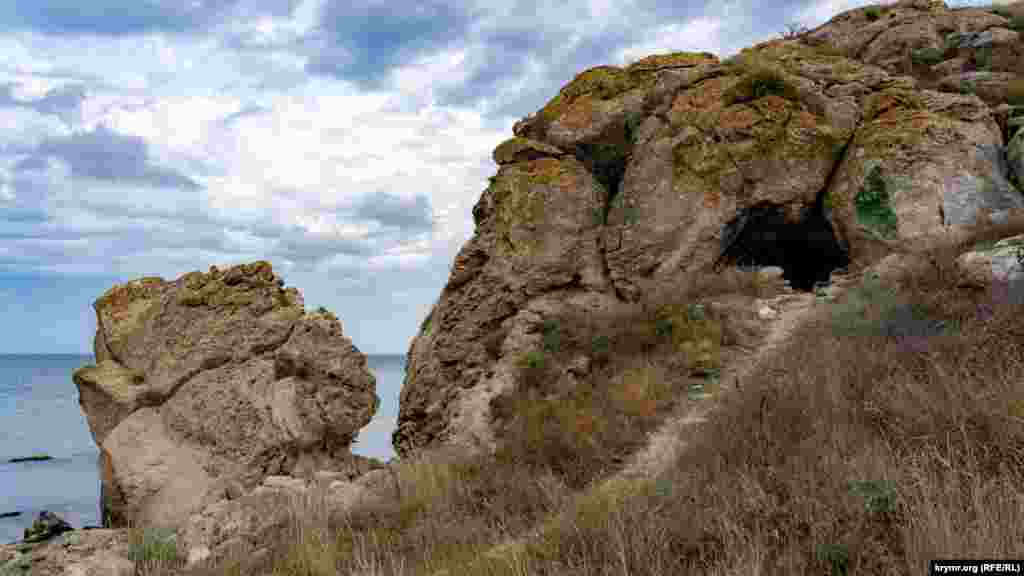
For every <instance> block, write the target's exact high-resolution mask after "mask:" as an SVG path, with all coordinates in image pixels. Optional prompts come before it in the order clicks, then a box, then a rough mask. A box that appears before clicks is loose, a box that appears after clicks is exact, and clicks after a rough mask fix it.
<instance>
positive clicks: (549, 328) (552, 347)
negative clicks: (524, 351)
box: [543, 320, 562, 352]
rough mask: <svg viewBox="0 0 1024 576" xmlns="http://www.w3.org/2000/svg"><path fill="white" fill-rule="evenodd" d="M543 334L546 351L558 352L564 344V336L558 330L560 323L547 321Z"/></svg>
mask: <svg viewBox="0 0 1024 576" xmlns="http://www.w3.org/2000/svg"><path fill="white" fill-rule="evenodd" d="M543 334H544V336H543V339H544V350H545V351H547V352H558V349H559V347H560V346H561V342H562V335H561V333H560V332H559V330H558V322H555V321H554V320H545V321H544V327H543Z"/></svg>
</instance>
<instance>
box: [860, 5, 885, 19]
mask: <svg viewBox="0 0 1024 576" xmlns="http://www.w3.org/2000/svg"><path fill="white" fill-rule="evenodd" d="M864 15H865V16H867V17H868V20H870V21H872V22H874V21H875V20H878V19H879V18H881V16H882V9H881V8H879V7H878V6H868V8H867V10H865V11H864Z"/></svg>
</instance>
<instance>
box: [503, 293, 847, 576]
mask: <svg viewBox="0 0 1024 576" xmlns="http://www.w3.org/2000/svg"><path fill="white" fill-rule="evenodd" d="M862 277H863V275H862V274H854V273H850V274H845V275H840V274H834V275H833V276H832V282H831V284H830V285H829V286H828V287H826V288H825V289H824V290H825V294H824V296H823V297H819V296H817V295H816V294H814V293H812V292H796V291H791V290H788V289H787V291H786V292H785V293H783V294H780V295H778V296H774V297H772V298H768V299H764V300H757V301H756V302H755V306H756V308H757V310H761V309H762V308H763V307H764V306H767V307H769V308H771V309H772V310H773V311H774V312H775V315H774V317H762V318H763V319H762V322H764V327H765V328H766V333H765V335H764V336H763V338H762V340H761V341H760V343H759V344H758V345H757V346H756V348H755V349H754V350H753V351H751V352H748V353H742V354H740V355H738V356H737V357H736V358H734V359H732V360H731V361H730V362H729V364H728V365H727V366H724V367H723V368H722V371H721V373H720V375H719V386H720V388H719V390H720V393H721V394H725V393H729V392H731V391H732V390H733V389H734V388H735V386H736V384H737V383H740V386H741V387H742V382H744V381H745V379H746V378H747V377H748V376H749V375H750V372H751V371H752V370H753V369H754V368H755V366H757V364H758V362H759V361H760V360H762V359H763V358H765V357H766V356H767V355H768V354H769V353H771V352H772V351H774V350H776V349H777V348H778V347H779V345H780V344H782V343H783V342H785V341H786V340H787V339H788V338H789V336H790V334H792V333H793V330H794V329H795V328H796V327H798V326H800V325H801V324H802V323H803V322H805V321H807V320H809V319H810V318H812V317H814V316H815V315H817V314H819V313H826V310H827V309H828V302H831V301H834V300H835V299H836V298H837V297H839V296H840V295H841V294H843V293H845V291H846V290H848V289H849V288H850V287H851V286H855V285H859V284H860V281H861V278H862ZM819 298H821V300H819ZM714 406H715V402H714V400H713V399H705V400H700V401H697V402H684V403H682V405H681V406H680V407H679V409H678V410H677V411H676V413H675V414H674V415H672V416H670V417H668V419H666V421H665V422H664V423H663V424H662V425H661V426H660V427H659V429H658V430H657V431H655V432H654V433H653V434H651V436H650V440H649V442H648V445H647V448H646V449H645V450H642V451H640V452H637V453H636V454H634V455H633V457H632V458H631V459H630V462H629V463H628V464H627V465H626V466H625V467H624V468H623V469H622V470H621V471H619V472H618V473H617V474H615V475H614V476H612V477H611V478H609V479H608V480H606V481H604V482H603V483H602V484H601V485H600V486H599V487H598V489H599V490H602V491H606V493H607V492H610V491H613V490H616V489H618V488H621V487H625V486H628V485H629V484H630V483H631V482H633V481H635V480H637V479H639V478H645V477H646V478H651V477H655V476H657V475H658V474H659V473H661V472H662V471H663V470H664V469H665V467H666V466H668V465H670V464H671V463H672V462H674V461H675V460H676V459H677V458H678V457H679V454H680V452H681V451H682V450H683V449H684V448H685V447H686V445H687V444H686V442H685V439H686V438H687V437H689V436H690V435H691V434H689V433H688V432H687V428H688V427H692V426H694V425H696V424H699V423H701V422H705V421H706V419H707V417H708V415H709V412H710V411H711V410H712V409H713V408H714ZM541 529H542V528H541V527H538V528H537V529H535V530H532V531H530V532H529V533H527V534H521V535H517V537H515V538H512V539H509V540H507V541H505V542H504V543H502V544H500V545H498V546H495V547H494V548H492V549H490V550H489V551H488V552H486V553H485V556H486V557H490V558H494V559H497V558H502V557H504V558H506V559H508V558H511V557H512V556H514V555H515V554H518V553H520V552H522V550H523V547H524V545H525V542H526V541H527V540H528V539H529V538H532V537H535V536H537V534H538V533H539V531H540V530H541Z"/></svg>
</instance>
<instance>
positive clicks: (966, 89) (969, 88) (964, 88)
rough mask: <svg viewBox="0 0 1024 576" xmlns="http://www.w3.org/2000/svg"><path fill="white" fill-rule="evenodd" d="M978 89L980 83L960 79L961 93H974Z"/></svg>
mask: <svg viewBox="0 0 1024 576" xmlns="http://www.w3.org/2000/svg"><path fill="white" fill-rule="evenodd" d="M977 89H978V85H977V83H976V82H975V81H974V80H961V81H960V93H961V94H974V93H975V92H976V91H977Z"/></svg>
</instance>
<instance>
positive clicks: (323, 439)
mask: <svg viewBox="0 0 1024 576" xmlns="http://www.w3.org/2000/svg"><path fill="white" fill-rule="evenodd" d="M283 284H284V282H283V281H282V280H281V279H280V278H279V277H277V276H276V275H275V274H274V273H273V271H272V269H271V266H270V264H269V263H267V262H262V261H261V262H255V263H252V264H243V265H239V266H234V267H231V268H228V269H226V270H218V269H217V268H216V267H211V268H210V271H209V272H208V273H201V272H191V273H189V274H185V275H184V276H182V277H180V278H178V279H176V280H174V281H171V282H166V281H164V280H163V279H161V278H153V277H149V278H142V279H139V280H134V281H131V282H128V283H126V284H123V285H118V286H115V287H113V288H111V289H110V290H108V291H107V292H106V293H105V294H103V296H102V297H100V298H99V299H98V300H97V301H96V302H95V304H94V307H95V309H96V318H97V330H96V338H95V342H94V347H95V356H96V362H97V363H96V365H95V366H85V367H82V368H80V369H78V370H76V371H75V373H74V375H73V378H74V382H75V384H76V385H77V386H78V390H79V401H80V404H81V406H82V410H83V412H84V413H85V415H86V417H87V419H88V424H89V429H90V431H91V432H92V435H93V439H94V440H95V442H96V445H97V446H98V447H99V448H100V452H101V462H100V469H101V476H102V495H103V497H102V498H103V503H102V509H103V512H104V526H107V527H123V526H125V525H126V524H127V523H129V522H134V523H135V524H146V525H150V524H155V525H166V526H173V527H181V526H183V525H184V524H185V522H186V521H187V520H188V519H189V517H190V516H191V515H192V514H194V513H197V512H200V511H202V510H203V509H204V507H206V506H207V505H210V504H211V503H214V502H217V501H218V500H221V499H225V498H226V499H229V500H230V499H233V498H237V497H239V496H240V495H242V494H244V493H246V492H249V491H251V490H253V489H255V488H256V487H258V486H260V485H261V483H262V482H263V481H264V480H265V479H266V478H267V477H268V476H273V475H291V476H295V477H299V478H310V479H311V478H312V475H313V472H314V471H316V470H339V469H343V468H348V467H351V466H352V465H353V464H354V463H355V460H356V458H355V457H354V456H353V455H352V454H351V453H350V452H349V447H350V445H351V443H352V440H353V438H354V437H355V436H356V434H358V432H359V429H360V428H362V427H363V426H365V425H366V424H367V423H369V421H370V419H371V418H372V416H373V414H374V412H375V411H376V410H377V407H378V405H379V399H378V398H377V396H376V394H375V390H374V389H375V381H374V377H373V375H372V374H371V373H370V371H369V370H368V369H367V368H366V357H365V355H364V354H362V353H360V352H359V350H358V349H356V347H355V346H353V345H352V342H351V341H350V340H349V339H348V338H346V337H345V336H344V334H343V332H342V326H341V323H340V322H339V321H338V319H337V318H336V317H334V315H333V314H331V313H330V312H327V311H323V310H320V311H317V312H314V313H306V312H305V310H304V307H303V301H302V296H301V295H300V294H299V292H298V291H297V290H296V289H295V288H287V289H284V288H283Z"/></svg>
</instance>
